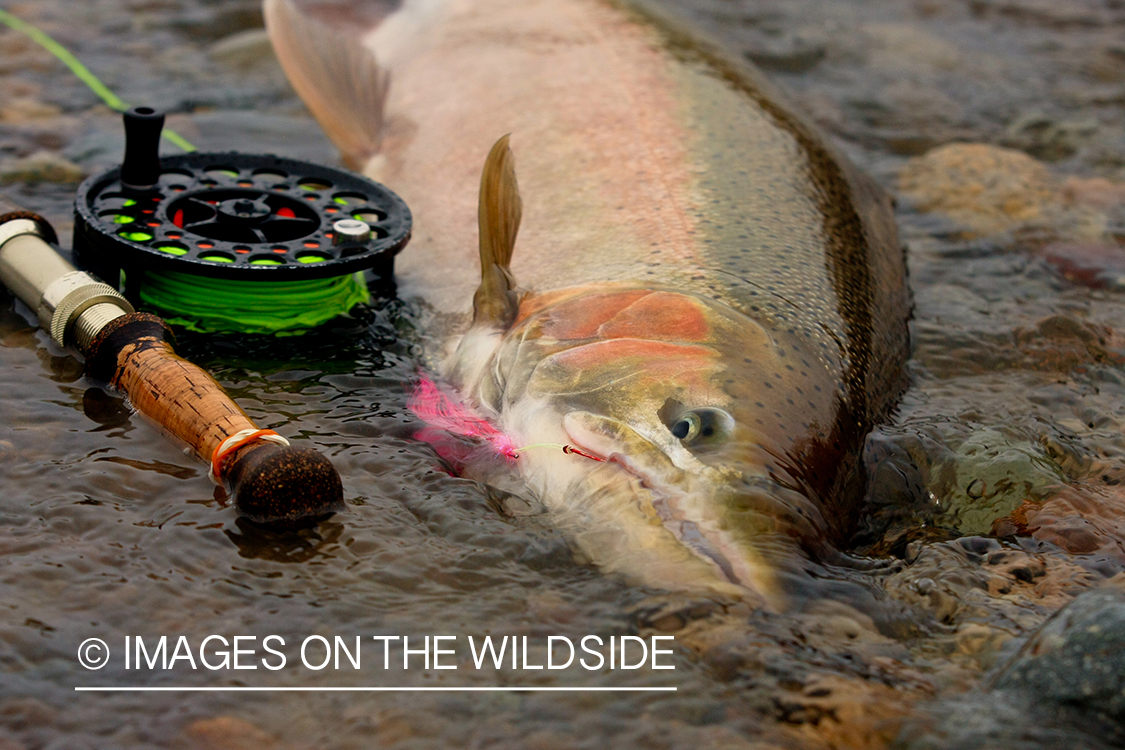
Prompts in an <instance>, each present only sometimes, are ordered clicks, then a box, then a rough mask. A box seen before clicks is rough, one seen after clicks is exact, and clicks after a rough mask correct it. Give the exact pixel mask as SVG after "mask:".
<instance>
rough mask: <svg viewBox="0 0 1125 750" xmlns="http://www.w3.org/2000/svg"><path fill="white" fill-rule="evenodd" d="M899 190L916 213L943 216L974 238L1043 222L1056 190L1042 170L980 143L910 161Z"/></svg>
mask: <svg viewBox="0 0 1125 750" xmlns="http://www.w3.org/2000/svg"><path fill="white" fill-rule="evenodd" d="M899 189H900V190H901V191H902V194H903V196H904V197H906V198H908V199H909V200H910V201H911V202H912V203H913V204H914V206H915V208H917V209H918V210H919V211H922V212H931V211H934V212H939V213H943V214H945V215H947V216H949V217H950V218H951V219H953V220H954V221H956V222H958V223H960V224H963V225H965V226H966V227H967V228H968V229H969V230H971V232H973V233H974V234H978V235H988V234H994V233H996V232H1002V231H1005V230H1009V229H1014V228H1016V227H1018V226H1020V225H1023V224H1028V223H1032V222H1035V221H1037V220H1042V219H1044V218H1045V215H1046V213H1047V211H1048V209H1049V208H1050V207H1051V205H1052V203H1053V202H1054V197H1055V192H1056V188H1055V184H1054V180H1053V178H1052V177H1051V173H1050V172H1049V171H1048V169H1047V167H1046V166H1044V165H1043V164H1041V163H1039V162H1038V161H1036V160H1035V159H1033V158H1031V157H1030V156H1028V155H1027V154H1025V153H1023V152H1022V151H1014V150H1012V149H1007V148H999V147H997V146H989V145H987V144H983V143H953V144H949V145H946V146H941V147H939V148H936V149H934V150H932V151H930V152H929V153H927V154H926V155H924V156H921V157H918V158H916V159H912V160H911V161H910V162H909V163H908V164H907V165H906V167H905V168H904V169H903V170H902V173H901V174H900V175H899Z"/></svg>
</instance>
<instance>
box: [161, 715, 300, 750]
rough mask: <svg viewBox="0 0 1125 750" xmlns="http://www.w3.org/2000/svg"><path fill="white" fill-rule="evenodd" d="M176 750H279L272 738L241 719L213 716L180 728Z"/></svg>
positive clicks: (276, 742) (275, 740) (274, 739)
mask: <svg viewBox="0 0 1125 750" xmlns="http://www.w3.org/2000/svg"><path fill="white" fill-rule="evenodd" d="M180 740H181V741H180V742H178V743H176V745H175V747H176V748H177V750H270V749H271V748H276V747H279V745H278V741H277V739H276V738H274V737H273V736H272V735H270V734H268V733H267V732H265V731H264V730H262V729H260V728H258V727H257V726H255V725H253V724H251V723H250V722H248V721H244V720H243V719H238V718H235V717H234V716H216V717H214V718H211V719H200V720H199V721H195V722H192V723H191V724H189V725H188V726H187V728H186V729H184V731H183V734H182V735H181V736H180Z"/></svg>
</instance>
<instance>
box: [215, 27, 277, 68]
mask: <svg viewBox="0 0 1125 750" xmlns="http://www.w3.org/2000/svg"><path fill="white" fill-rule="evenodd" d="M207 55H208V56H209V57H210V58H211V59H212V60H214V61H215V62H217V63H221V64H223V65H227V66H229V67H231V68H236V69H238V70H250V69H253V68H264V67H277V58H276V57H275V56H274V54H273V47H272V46H271V45H270V40H269V36H267V35H266V30H265V29H248V30H246V31H240V32H239V33H237V34H231V35H230V36H228V37H225V38H223V39H220V40H219V41H217V42H215V43H214V44H212V45H211V47H210V48H209V49H208V50H207Z"/></svg>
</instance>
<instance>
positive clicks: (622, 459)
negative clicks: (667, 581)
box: [563, 411, 779, 602]
mask: <svg viewBox="0 0 1125 750" xmlns="http://www.w3.org/2000/svg"><path fill="white" fill-rule="evenodd" d="M563 428H564V429H565V431H566V433H567V436H568V437H569V438H570V440H571V441H573V442H574V443H575V444H576V445H577V446H578V447H579V448H580V449H581V450H583V451H585V452H589V453H592V454H594V455H597V456H602V457H604V460H605V461H606V462H608V463H611V464H615V465H617V466H619V467H620V468H621V469H622V470H623V471H624V472H625V473H627V474H628V475H629V476H631V477H632V478H633V479H635V480H636V482H637V484H639V485H640V487H641V488H642V489H644V490H645V491H646V492H647V493H648V494H649V499H650V502H651V504H652V509H653V511H655V513H656V515H657V516H658V517H659V519H660V521H661V522H662V524H663V525H664V528H665V529H667V530H668V531H669V532H670V533H671V534H672V535H673V536H675V538H676V539H677V540H678V541H679V542H680V544H682V545H683V546H684V547H687V548H688V549H689V550H691V551H692V552H694V553H695V555H696V556H698V557H699V558H701V559H702V560H704V561H706V562H708V563H710V564H711V566H712V568H713V570H714V572H715V574H716V575H717V577H718V578H719V579H720V580H721V581H723V582H724V583H730V584H735V585H736V586H739V587H741V588H744V589H749V590H750V591H753V592H755V593H758V594H760V595H762V596H764V597H766V599H767V601H773V602H777V601H778V599H779V595H778V592H777V586H776V582H775V580H774V577H773V576H772V574H771V572H770V569H769V566H767V565H766V564H765V563H764V562H763V561H762V559H761V558H760V556H759V555H758V554H757V553H756V552H755V551H754V550H752V549H748V548H747V547H746V545H745V544H740V543H738V542H737V541H736V540H735V539H734V538H733V537H732V535H731V534H730V533H729V532H727V531H726V530H724V529H723V528H722V524H721V523H720V521H719V518H718V515H717V513H716V511H717V510H718V509H717V508H716V507H714V501H713V498H714V497H715V496H716V495H717V494H718V491H720V489H721V487H720V486H719V485H718V482H719V481H721V476H720V475H719V472H717V471H715V470H713V469H709V468H705V467H701V471H700V472H699V473H696V472H692V471H688V470H685V469H683V468H681V467H679V466H677V465H676V463H675V462H674V461H673V460H672V458H671V456H669V455H668V453H666V452H665V451H664V450H662V449H661V448H660V446H659V445H657V444H656V443H654V442H653V441H651V440H649V439H648V438H646V437H645V436H643V435H641V434H640V433H639V432H637V431H636V430H635V429H633V428H632V427H631V426H630V425H628V424H626V423H624V422H621V421H619V420H616V419H613V418H611V417H606V416H603V415H600V414H595V413H592V412H585V411H574V412H569V413H567V414H566V415H565V416H564V417H563Z"/></svg>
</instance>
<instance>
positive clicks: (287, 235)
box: [74, 108, 411, 333]
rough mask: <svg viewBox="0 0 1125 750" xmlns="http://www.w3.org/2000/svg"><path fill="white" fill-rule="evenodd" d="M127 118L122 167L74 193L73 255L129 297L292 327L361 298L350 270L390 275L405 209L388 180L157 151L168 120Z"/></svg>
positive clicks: (260, 158) (195, 319) (187, 321)
mask: <svg viewBox="0 0 1125 750" xmlns="http://www.w3.org/2000/svg"><path fill="white" fill-rule="evenodd" d="M124 118H125V138H126V141H125V159H124V162H123V163H122V165H121V166H120V167H115V168H113V169H109V170H107V171H105V172H102V173H100V174H96V175H93V176H91V177H89V178H88V179H86V180H85V181H84V182H83V183H82V184H81V185H80V186H79V188H78V196H77V198H76V199H75V226H74V253H75V259H76V260H77V261H78V263H79V264H81V265H82V266H84V267H86V268H88V269H90V270H91V271H93V272H94V273H95V274H96V275H97V276H100V277H101V278H103V279H114V280H116V279H119V278H121V277H122V276H124V290H123V291H124V294H125V296H126V297H127V298H128V299H129V300H130V301H131V302H132V303H133V304H134V305H137V306H138V307H147V308H155V309H157V310H158V311H159V312H160V313H161V314H163V315H164V316H165V318H166V319H167V320H169V321H170V322H173V323H177V324H180V325H185V326H187V327H188V328H192V329H194V330H203V331H241V332H249V333H286V332H294V331H301V330H304V329H307V328H311V327H313V326H315V325H319V324H320V323H323V322H326V321H327V320H330V319H331V318H333V317H336V316H337V315H339V314H342V313H345V312H347V311H348V310H349V309H350V308H351V307H352V306H353V305H355V304H356V303H357V302H365V301H369V300H370V295H369V293H368V292H367V287H366V283H365V282H364V280H363V277H362V274H361V273H358V272H362V271H368V270H369V271H371V272H372V273H373V274H374V275H375V276H376V277H377V278H380V279H382V280H385V281H388V282H389V281H390V280H391V278H392V275H393V272H394V256H395V255H396V254H397V253H398V252H399V251H401V250H402V248H403V247H405V246H406V243H407V242H408V241H409V239H410V230H411V215H410V209H409V208H407V206H406V204H405V203H404V202H403V201H402V199H401V198H399V197H398V196H397V195H395V194H394V193H393V192H391V191H390V190H389V189H387V188H386V187H384V186H383V185H380V184H379V183H377V182H374V181H372V180H369V179H366V178H364V177H361V176H359V175H356V174H352V173H349V172H344V171H342V170H338V169H332V168H329V167H324V166H319V165H316V164H310V163H308V162H303V161H297V160H294V159H284V158H280V157H277V156H270V155H257V154H240V153H234V152H232V153H188V154H182V155H178V156H170V157H164V158H160V156H159V154H158V151H157V147H158V144H159V139H160V131H161V129H162V128H163V124H164V115H163V114H161V113H158V112H154V111H153V110H151V109H147V108H135V109H132V110H129V111H128V112H126V113H125V115H124ZM122 272H124V273H122Z"/></svg>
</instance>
